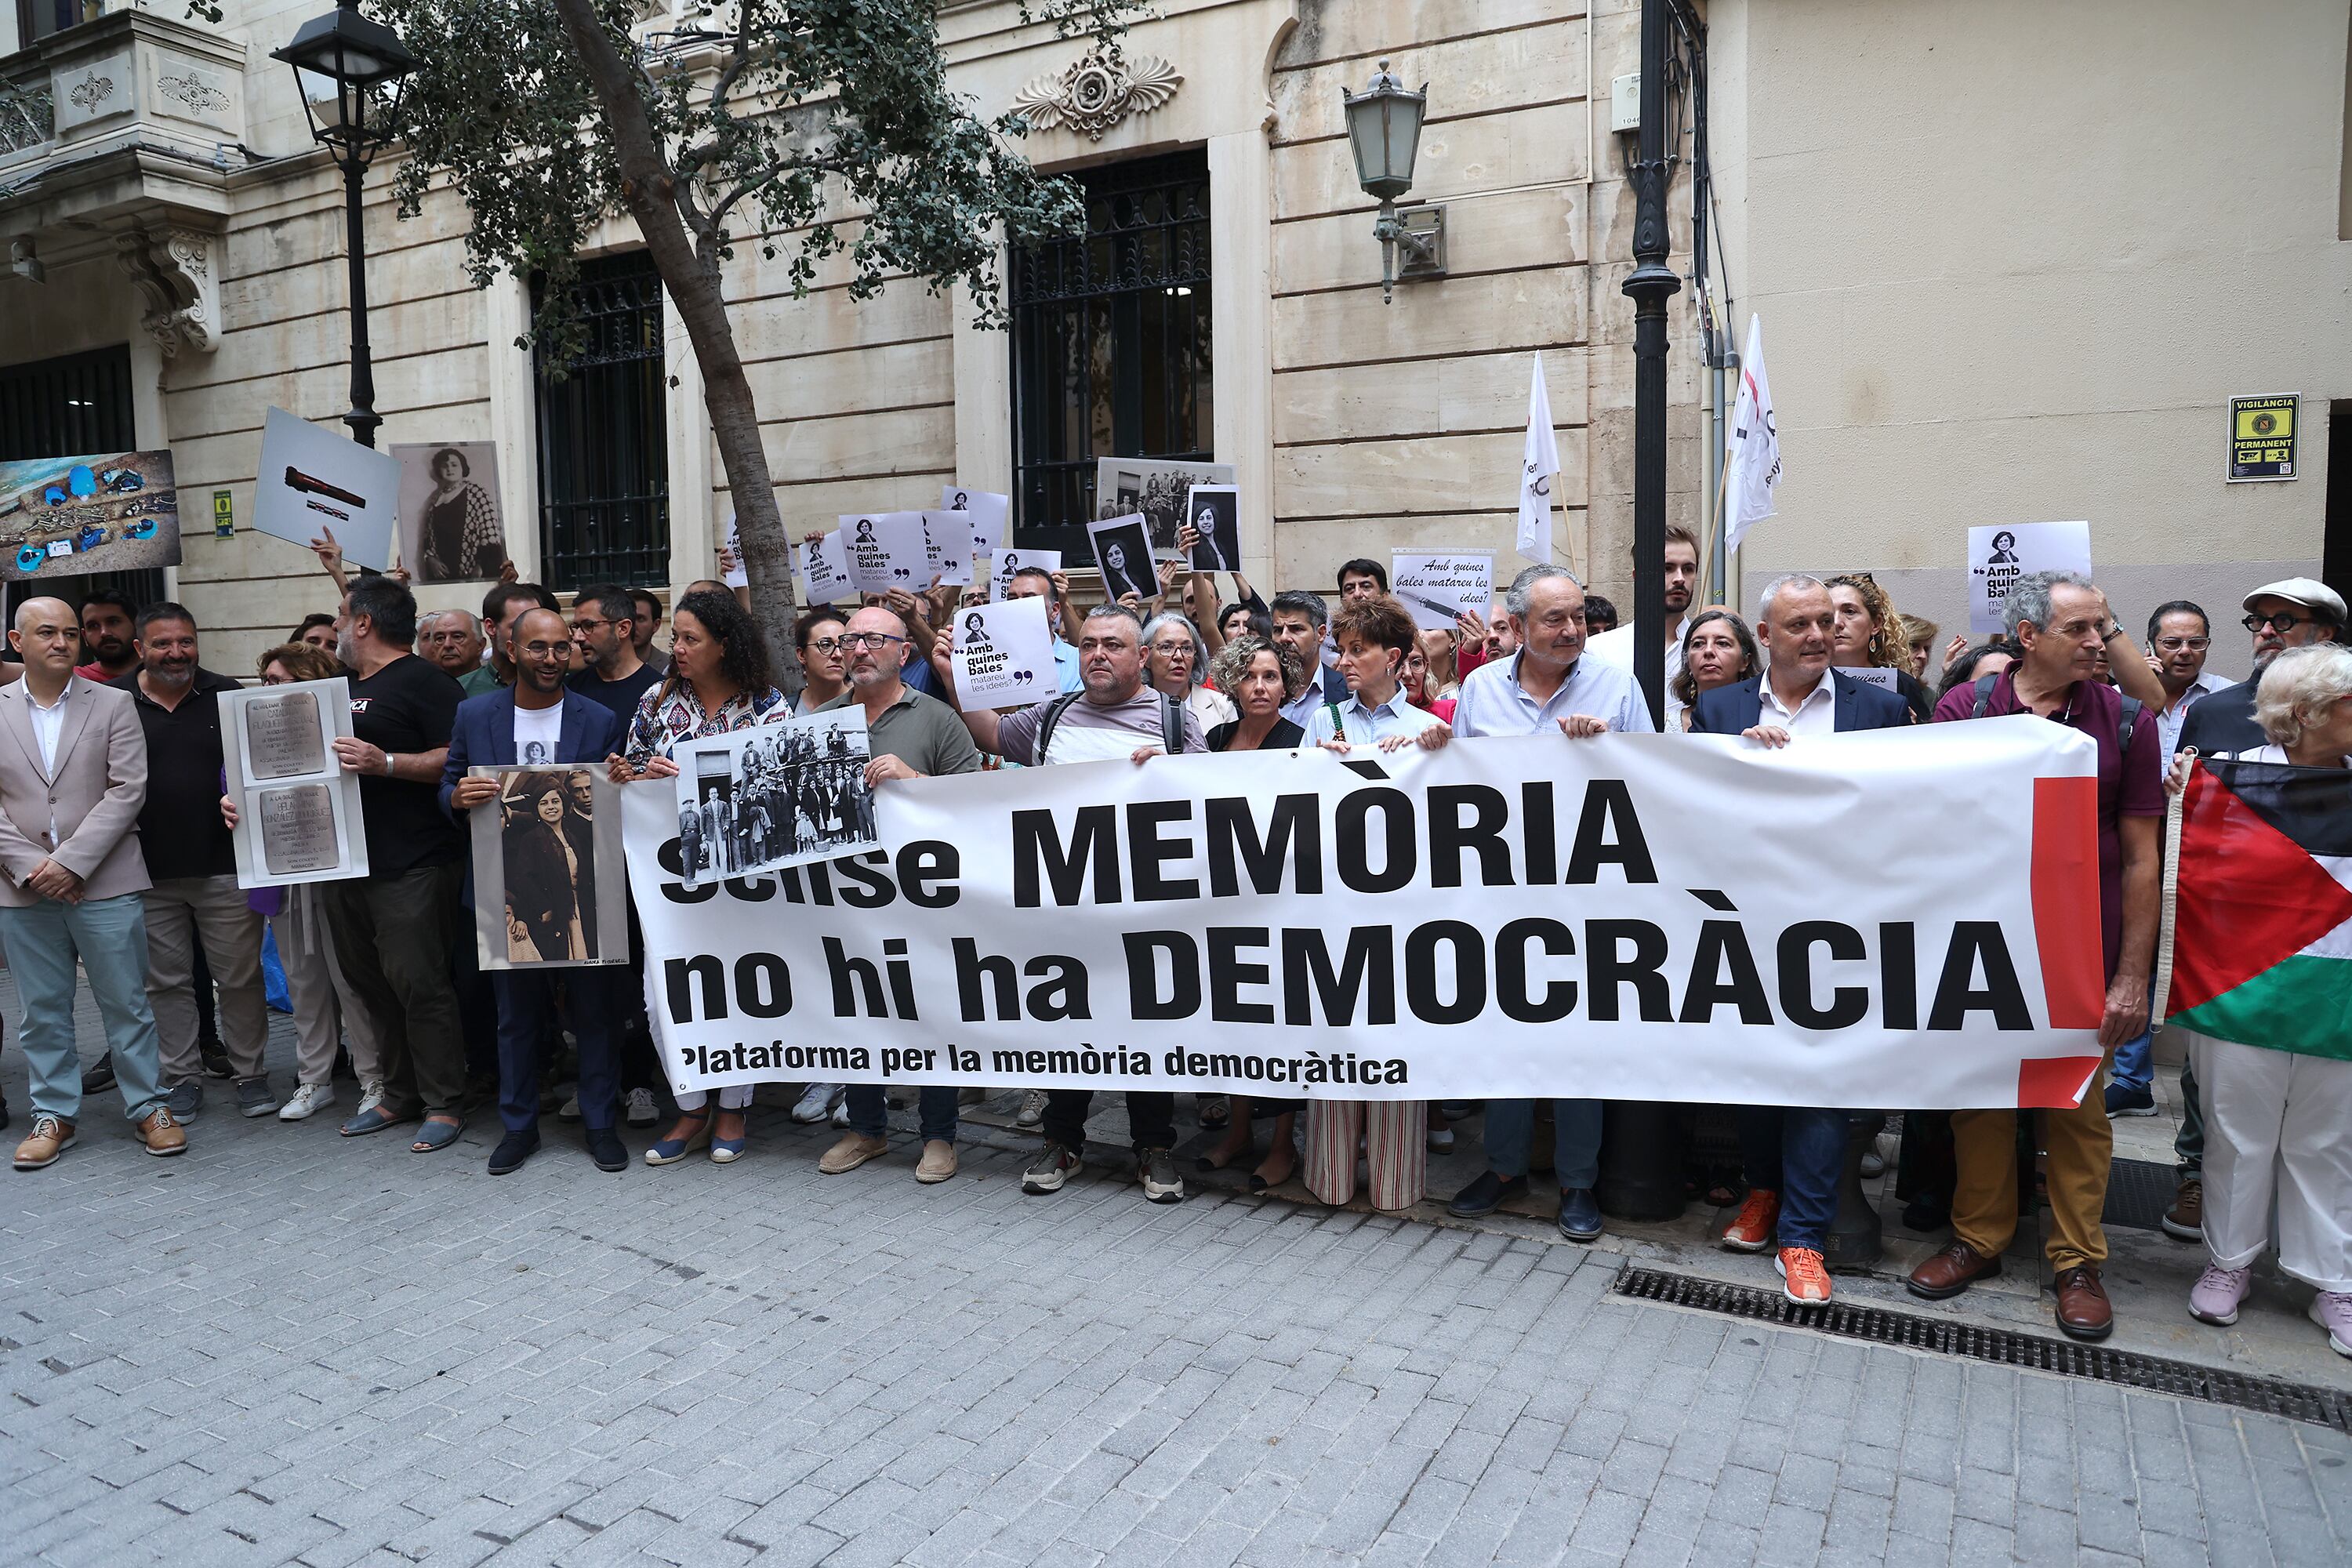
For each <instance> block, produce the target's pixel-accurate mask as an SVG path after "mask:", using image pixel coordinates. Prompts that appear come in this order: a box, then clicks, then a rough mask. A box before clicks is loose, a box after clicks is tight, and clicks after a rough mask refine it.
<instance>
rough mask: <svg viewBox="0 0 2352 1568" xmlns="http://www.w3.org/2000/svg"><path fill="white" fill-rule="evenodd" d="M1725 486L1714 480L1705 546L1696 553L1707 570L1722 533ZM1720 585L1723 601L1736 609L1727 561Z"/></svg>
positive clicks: (1726, 466) (1737, 605) (1727, 469)
mask: <svg viewBox="0 0 2352 1568" xmlns="http://www.w3.org/2000/svg"><path fill="white" fill-rule="evenodd" d="M1730 471H1731V465H1730V464H1728V463H1726V464H1725V465H1724V473H1725V475H1726V476H1727V475H1728V474H1729V473H1730ZM1725 489H1727V486H1726V485H1725V484H1724V482H1723V479H1720V478H1718V479H1717V480H1716V481H1715V510H1714V511H1713V513H1712V514H1711V515H1710V516H1709V517H1708V518H1707V520H1706V548H1705V549H1703V550H1701V551H1700V552H1699V554H1698V559H1699V565H1700V568H1701V570H1707V569H1708V563H1711V562H1712V561H1714V559H1715V542H1716V541H1717V539H1718V538H1720V537H1721V536H1722V534H1723V492H1724V490H1725ZM1721 586H1722V588H1723V603H1725V604H1726V605H1730V606H1731V608H1733V609H1735V610H1737V609H1738V607H1739V596H1738V595H1737V594H1734V593H1733V592H1732V591H1731V571H1730V566H1729V564H1728V563H1726V565H1725V568H1724V581H1723V583H1722V584H1721Z"/></svg>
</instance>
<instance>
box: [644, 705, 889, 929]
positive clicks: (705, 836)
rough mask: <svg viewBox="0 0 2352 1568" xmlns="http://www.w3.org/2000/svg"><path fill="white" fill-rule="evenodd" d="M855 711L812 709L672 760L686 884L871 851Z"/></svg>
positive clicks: (869, 807) (868, 794)
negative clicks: (675, 765) (675, 766)
mask: <svg viewBox="0 0 2352 1568" xmlns="http://www.w3.org/2000/svg"><path fill="white" fill-rule="evenodd" d="M869 755H870V753H869V752H868V751H867V748H866V714H865V712H864V710H851V711H847V712H837V713H812V714H808V715H805V716H804V717H802V718H798V719H787V720H784V721H782V722H779V723H774V724H761V725H758V726H756V727H754V728H752V729H750V730H739V731H735V732H733V733H732V734H730V735H726V736H723V737H722V736H714V737H712V738H711V739H710V740H709V741H706V742H699V743H698V744H696V745H695V746H694V747H693V749H692V750H691V751H689V752H687V753H686V754H685V755H684V756H681V757H680V758H679V759H678V774H677V786H678V808H677V835H678V861H679V865H680V868H681V869H682V871H683V873H684V877H685V881H686V885H687V886H688V887H689V888H691V887H694V886H695V885H696V884H697V883H698V881H702V880H707V879H719V878H726V877H743V876H750V875H751V874H752V873H754V872H759V871H772V870H776V869H779V868H782V867H786V866H797V865H799V864H801V863H802V862H803V861H805V860H828V859H831V858H834V857H835V856H840V855H855V854H857V853H859V852H861V851H863V850H866V849H873V848H877V847H879V846H880V843H881V840H880V837H879V836H878V835H877V832H876V830H875V826H874V797H873V792H872V791H871V790H869V789H868V788H867V787H866V762H867V760H868V757H869Z"/></svg>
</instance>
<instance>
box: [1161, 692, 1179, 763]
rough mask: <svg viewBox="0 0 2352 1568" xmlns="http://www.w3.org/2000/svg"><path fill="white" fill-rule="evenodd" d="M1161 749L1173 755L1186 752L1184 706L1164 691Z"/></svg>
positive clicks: (1162, 694)
mask: <svg viewBox="0 0 2352 1568" xmlns="http://www.w3.org/2000/svg"><path fill="white" fill-rule="evenodd" d="M1160 750H1161V751H1163V752H1167V753H1168V754H1169V755H1170V756H1171V757H1176V756H1181V755H1183V752H1184V706H1183V704H1182V703H1181V702H1179V701H1177V700H1176V699H1174V698H1173V697H1171V696H1169V695H1168V693H1166V692H1164V691H1163V692H1161V693H1160Z"/></svg>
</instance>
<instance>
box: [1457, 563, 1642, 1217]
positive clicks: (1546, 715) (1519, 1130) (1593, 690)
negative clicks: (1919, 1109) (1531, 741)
mask: <svg viewBox="0 0 2352 1568" xmlns="http://www.w3.org/2000/svg"><path fill="white" fill-rule="evenodd" d="M1504 603H1505V606H1506V608H1507V610H1508V611H1509V614H1510V619H1511V630H1512V631H1513V632H1514V633H1516V634H1517V637H1518V639H1519V651H1518V652H1517V653H1515V654H1513V655H1512V656H1511V657H1510V658H1507V659H1497V660H1495V661H1493V662H1492V663H1488V664H1482V665H1480V666H1479V667H1478V668H1476V669H1474V670H1472V671H1471V672H1470V677H1469V679H1466V680H1465V681H1464V682H1463V683H1462V692H1461V695H1460V696H1459V697H1458V698H1457V699H1456V700H1455V701H1454V733H1455V734H1456V735H1459V736H1461V737H1462V738H1463V739H1464V740H1468V739H1470V738H1472V737H1474V736H1481V735H1533V734H1538V733H1541V732H1543V731H1549V730H1552V729H1554V728H1557V729H1559V731H1560V732H1561V733H1562V734H1565V735H1569V736H1571V737H1577V738H1581V737H1585V736H1590V735H1600V734H1605V733H1607V732H1608V731H1612V730H1614V731H1626V732H1631V733H1636V734H1649V733H1653V732H1654V730H1655V726H1654V725H1653V724H1652V723H1651V722H1650V710H1649V707H1648V705H1647V704H1646V703H1644V702H1643V700H1642V692H1641V689H1640V688H1639V687H1637V686H1635V685H1634V684H1633V675H1632V674H1631V673H1630V672H1628V671H1626V670H1623V669H1621V668H1618V667H1617V666H1615V665H1612V664H1607V663H1603V662H1602V661H1601V660H1600V659H1596V658H1585V657H1584V589H1583V586H1582V585H1581V584H1579V583H1578V582H1577V580H1576V579H1575V578H1574V577H1572V576H1570V574H1568V573H1566V572H1564V571H1562V570H1561V569H1560V568H1559V567H1557V566H1530V567H1528V569H1527V570H1526V571H1524V572H1522V573H1520V574H1518V576H1517V577H1516V578H1514V579H1512V582H1511V590H1510V593H1509V594H1508V595H1507V596H1506V598H1505V601H1504ZM1535 1119H1536V1107H1535V1101H1533V1100H1489V1101H1487V1102H1486V1164H1487V1169H1486V1172H1485V1173H1483V1174H1481V1175H1480V1176H1479V1177H1478V1178H1477V1180H1475V1181H1474V1182H1472V1183H1471V1184H1469V1185H1468V1186H1466V1187H1465V1188H1463V1189H1462V1190H1461V1191H1460V1192H1459V1193H1456V1194H1454V1201H1453V1202H1452V1203H1451V1204H1450V1205H1447V1207H1448V1208H1449V1209H1450V1210H1451V1211H1452V1212H1453V1213H1454V1214H1456V1215H1465V1216H1466V1215H1483V1214H1492V1213H1493V1212H1494V1211H1495V1210H1496V1208H1497V1207H1499V1206H1500V1205H1502V1204H1503V1202H1504V1201H1505V1200H1506V1199H1508V1198H1513V1197H1517V1196H1518V1195H1519V1194H1522V1193H1524V1192H1526V1191H1527V1186H1528V1143H1529V1142H1530V1141H1531V1140H1532V1139H1533V1138H1534V1136H1535ZM1552 1123H1553V1128H1554V1136H1555V1142H1554V1144H1553V1152H1552V1168H1553V1169H1554V1170H1555V1171H1557V1172H1558V1173H1559V1189H1560V1190H1559V1231H1560V1234H1561V1235H1562V1236H1565V1237H1568V1238H1569V1239H1570V1241H1592V1240H1595V1239H1597V1238H1598V1237H1600V1235H1601V1205H1600V1204H1599V1203H1598V1202H1596V1201H1595V1200H1594V1198H1593V1195H1592V1185H1593V1183H1595V1182H1596V1181H1598V1180H1599V1179H1600V1176H1601V1102H1600V1101H1599V1100H1554V1101H1552Z"/></svg>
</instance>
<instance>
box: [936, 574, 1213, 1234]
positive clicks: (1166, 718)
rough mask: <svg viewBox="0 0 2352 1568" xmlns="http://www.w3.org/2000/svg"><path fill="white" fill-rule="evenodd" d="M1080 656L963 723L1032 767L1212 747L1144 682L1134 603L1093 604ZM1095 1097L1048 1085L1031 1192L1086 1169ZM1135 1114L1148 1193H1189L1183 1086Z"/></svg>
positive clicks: (943, 670) (1164, 1196) (987, 747)
mask: <svg viewBox="0 0 2352 1568" xmlns="http://www.w3.org/2000/svg"><path fill="white" fill-rule="evenodd" d="M931 660H932V669H933V672H934V673H935V674H937V675H938V677H939V679H940V681H941V683H942V684H943V685H945V686H946V688H947V689H948V692H949V697H950V701H952V700H953V695H954V689H955V668H954V665H953V663H952V661H951V660H950V657H949V654H948V649H947V646H946V645H945V644H944V643H942V644H941V645H940V647H937V648H935V649H934V650H933V651H932V654H931ZM1078 666H1079V678H1080V679H1082V680H1083V681H1084V682H1085V685H1084V686H1083V687H1082V688H1081V689H1078V690H1077V691H1075V692H1064V693H1063V694H1062V695H1061V696H1059V697H1056V698H1055V699H1054V700H1051V701H1049V702H1040V703H1038V704H1037V705H1036V706H1035V707H1034V708H1024V709H1023V710H1021V711H1019V712H1017V713H1012V714H1006V715H1002V716H1000V715H999V714H997V713H996V712H995V711H994V710H992V709H987V708H982V709H980V710H977V711H974V712H970V713H966V714H963V715H962V718H963V722H964V727H965V728H966V729H968V730H970V731H971V738H972V740H973V741H974V742H976V743H977V744H978V745H979V747H980V749H981V750H982V751H983V752H995V753H996V754H997V755H998V756H1001V757H1003V759H1004V760H1005V761H1007V762H1010V763H1020V764H1021V765H1022V766H1023V767H1040V766H1044V765H1045V764H1048V763H1081V762H1100V761H1104V760H1107V759H1108V758H1112V757H1132V758H1134V759H1136V760H1137V761H1141V760H1142V759H1143V758H1144V757H1146V756H1149V755H1152V754H1155V753H1161V752H1166V753H1175V752H1204V751H1206V750H1208V742H1207V741H1206V740H1205V739H1204V738H1203V737H1202V733H1201V721H1200V720H1199V719H1197V718H1195V717H1194V716H1193V714H1192V710H1190V709H1189V708H1186V707H1185V706H1184V705H1183V704H1182V703H1181V702H1179V701H1177V700H1175V699H1174V698H1172V697H1167V696H1163V695H1161V694H1160V692H1158V691H1155V690H1153V689H1150V687H1149V686H1147V685H1145V684H1144V679H1143V623H1142V621H1140V620H1139V619H1138V618H1137V616H1136V614H1135V612H1134V611H1133V610H1130V609H1128V608H1127V607H1126V606H1124V605H1096V606H1095V607H1094V608H1093V609H1091V610H1089V611H1088V612H1087V618H1086V621H1085V622H1084V624H1083V625H1081V626H1079V628H1078ZM1094 1098H1095V1097H1094V1091H1093V1090H1091V1089H1048V1090H1046V1092H1045V1112H1044V1118H1043V1121H1044V1127H1045V1151H1044V1152H1042V1153H1040V1154H1039V1155H1038V1156H1037V1158H1035V1159H1034V1160H1033V1161H1031V1162H1030V1163H1029V1168H1028V1169H1027V1170H1025V1171H1024V1172H1023V1173H1021V1190H1022V1191H1023V1192H1024V1193H1057V1192H1060V1191H1061V1190H1062V1187H1063V1184H1065V1183H1066V1182H1067V1181H1068V1180H1069V1179H1070V1178H1071V1177H1072V1176H1074V1175H1076V1174H1077V1173H1078V1171H1079V1170H1080V1168H1081V1167H1082V1165H1083V1163H1084V1162H1083V1160H1082V1158H1081V1151H1082V1150H1084V1149H1085V1148H1086V1142H1087V1108H1088V1107H1089V1106H1090V1105H1092V1104H1093V1103H1094ZM1127 1121H1128V1129H1129V1132H1130V1134H1131V1135H1132V1136H1133V1139H1134V1142H1135V1173H1136V1179H1137V1180H1138V1181H1139V1182H1140V1183H1141V1184H1143V1195H1144V1196H1145V1197H1146V1198H1149V1199H1150V1201H1151V1202H1153V1203H1155V1204H1173V1203H1181V1202H1182V1201H1183V1198H1184V1178H1183V1177H1181V1176H1180V1175H1178V1174H1177V1173H1176V1158H1175V1154H1174V1152H1173V1151H1174V1148H1175V1143H1176V1097H1175V1095H1174V1094H1172V1093H1170V1092H1167V1091H1165V1090H1160V1091H1152V1090H1147V1089H1129V1091H1128V1095H1127Z"/></svg>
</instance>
